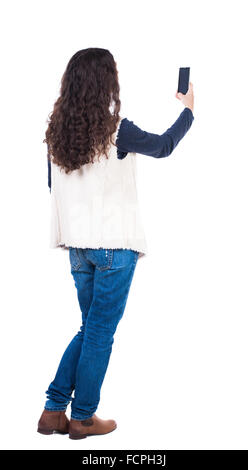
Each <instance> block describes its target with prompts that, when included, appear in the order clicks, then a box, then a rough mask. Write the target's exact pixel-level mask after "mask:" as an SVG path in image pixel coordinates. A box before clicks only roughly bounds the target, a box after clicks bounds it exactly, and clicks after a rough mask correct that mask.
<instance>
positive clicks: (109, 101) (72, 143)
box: [43, 47, 121, 173]
mask: <svg viewBox="0 0 248 470" xmlns="http://www.w3.org/2000/svg"><path fill="white" fill-rule="evenodd" d="M119 92H120V88H119V82H118V71H117V67H116V63H115V60H114V58H113V56H112V54H111V53H110V52H109V51H108V50H107V49H100V48H95V47H94V48H93V47H90V48H88V49H82V50H80V51H78V52H76V53H75V54H74V55H73V56H72V58H71V59H70V61H69V62H68V65H67V67H66V70H65V72H64V74H63V76H62V80H61V89H60V96H59V98H58V99H57V101H56V102H55V104H54V108H53V111H52V113H50V114H49V117H50V121H49V120H47V121H46V122H48V128H47V130H46V133H45V136H46V138H45V139H44V140H43V142H46V143H47V149H48V158H49V159H50V160H51V161H52V162H53V163H56V164H57V165H59V166H61V167H62V168H64V170H65V172H66V173H69V172H70V171H72V170H75V169H78V168H80V167H81V165H85V164H86V163H90V162H91V163H94V162H93V159H94V156H95V155H97V156H98V158H99V156H100V155H101V154H104V155H105V156H106V158H108V150H109V148H110V145H111V143H112V144H114V145H115V143H114V142H113V141H112V134H113V133H114V132H115V131H116V129H117V123H118V121H119V111H120V106H121V102H120V99H119ZM110 107H112V111H111V110H110ZM110 142H111V143H110Z"/></svg>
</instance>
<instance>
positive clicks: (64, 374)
mask: <svg viewBox="0 0 248 470" xmlns="http://www.w3.org/2000/svg"><path fill="white" fill-rule="evenodd" d="M138 255H139V252H138V251H134V250H130V249H122V248H120V249H119V248H118V249H114V248H113V249H105V248H96V249H95V248H84V249H82V248H72V247H69V259H70V265H71V274H72V276H73V278H74V283H75V286H76V289H77V297H78V301H79V306H80V310H81V312H82V324H81V326H80V330H79V331H78V333H77V334H76V335H75V336H74V338H73V339H72V341H71V342H70V344H69V345H68V347H67V349H66V350H65V352H64V354H63V356H62V358H61V361H60V363H59V367H58V370H57V372H56V375H55V378H54V380H53V381H52V382H51V384H50V385H49V388H48V390H47V391H46V394H47V398H48V399H47V401H46V403H45V409H47V410H54V411H55V410H56V411H59V410H60V411H61V410H65V409H66V407H67V405H68V404H69V403H70V402H71V418H73V419H78V420H82V419H86V418H90V417H91V416H93V414H94V413H95V411H96V409H97V406H98V403H99V401H100V391H101V386H102V383H103V380H104V377H105V374H106V370H107V367H108V363H109V359H110V355H111V351H112V345H113V342H114V333H115V331H116V328H117V325H118V323H119V321H120V319H121V318H122V315H123V313H124V310H125V306H126V302H127V298H128V294H129V290H130V286H131V282H132V278H133V274H134V270H135V267H136V263H137V260H138ZM73 391H74V396H73V397H72V392H73Z"/></svg>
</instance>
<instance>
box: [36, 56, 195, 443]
mask: <svg viewBox="0 0 248 470" xmlns="http://www.w3.org/2000/svg"><path fill="white" fill-rule="evenodd" d="M119 91H120V89H119V83H118V71H117V68H116V63H115V61H114V58H113V56H112V54H111V53H110V52H109V51H108V50H106V49H100V48H88V49H83V50H80V51H78V52H76V53H75V54H74V55H73V56H72V58H71V59H70V61H69V63H68V65H67V68H66V70H65V72H64V75H63V77H62V81H61V93H60V96H59V98H58V99H57V101H56V103H55V105H54V109H53V113H52V115H51V119H50V122H49V125H48V129H47V131H46V139H44V142H46V143H47V145H48V185H49V187H50V191H51V239H50V241H51V242H50V247H51V248H57V247H60V248H62V249H63V250H67V251H68V252H69V260H70V267H71V274H72V276H73V279H74V283H75V286H76V289H77V296H78V301H79V305H80V309H81V312H82V324H81V327H80V330H79V331H78V333H77V334H76V335H75V336H74V338H73V339H72V341H71V342H70V344H69V345H68V347H67V349H66V350H65V352H64V354H63V356H62V358H61V361H60V363H59V367H58V370H57V372H56V375H55V377H54V380H53V381H52V382H51V384H50V385H49V387H48V390H47V392H46V393H47V400H46V402H45V407H44V410H43V413H42V415H41V417H40V420H39V423H38V431H39V432H40V433H43V434H52V433H54V432H58V433H62V434H67V433H69V437H70V438H72V439H82V438H84V437H86V436H90V435H96V434H107V433H109V432H111V431H113V430H114V429H116V426H117V424H116V422H115V421H114V420H112V419H110V420H103V419H100V418H99V417H98V416H96V414H95V411H96V409H97V406H98V403H99V401H100V390H101V386H102V383H103V380H104V377H105V374H106V370H107V367H108V363H109V359H110V354H111V351H112V345H113V341H114V333H115V331H116V328H117V325H118V323H119V321H120V319H121V318H122V315H123V313H124V310H125V306H126V302H127V298H128V294H129V290H130V286H131V282H132V279H133V275H134V270H135V267H136V264H137V261H138V259H139V258H140V257H142V256H144V255H146V252H147V244H146V239H145V234H144V230H143V225H142V220H141V217H140V213H139V207H138V200H137V193H136V179H135V178H136V153H140V154H143V155H148V156H151V157H154V158H164V157H167V156H168V155H170V154H171V153H172V151H173V150H174V148H175V147H176V145H177V144H178V142H179V141H180V140H181V139H182V138H183V137H184V135H185V134H186V133H187V131H188V130H189V128H190V126H191V124H192V122H193V119H194V116H193V104H194V97H193V85H192V83H190V86H189V91H188V92H187V94H186V95H182V94H181V93H176V97H177V98H178V99H180V100H181V101H182V103H183V104H184V105H185V108H184V110H183V111H182V113H181V114H180V116H179V117H178V119H177V120H176V122H175V123H174V124H173V125H172V126H171V127H170V128H169V129H167V131H166V132H164V133H163V134H162V135H157V134H152V133H149V132H146V131H143V130H142V129H140V128H139V127H138V126H136V125H135V124H134V123H133V121H130V120H128V119H127V118H122V117H120V115H119V111H120V107H121V102H120V99H119ZM73 391H74V396H73V397H72V393H73ZM70 402H71V419H70V421H69V420H68V418H67V416H66V414H65V411H66V408H67V405H68V404H69V403H70Z"/></svg>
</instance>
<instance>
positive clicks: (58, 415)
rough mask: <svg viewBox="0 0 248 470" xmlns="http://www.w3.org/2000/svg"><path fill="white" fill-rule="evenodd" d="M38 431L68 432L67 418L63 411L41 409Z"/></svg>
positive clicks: (50, 432)
mask: <svg viewBox="0 0 248 470" xmlns="http://www.w3.org/2000/svg"><path fill="white" fill-rule="evenodd" d="M37 431H38V432H40V433H41V434H53V433H58V434H68V432H69V419H68V418H67V416H66V414H65V411H49V410H45V409H44V411H43V413H42V415H41V417H40V419H39V422H38V429H37Z"/></svg>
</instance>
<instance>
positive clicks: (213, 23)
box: [0, 0, 248, 449]
mask: <svg viewBox="0 0 248 470" xmlns="http://www.w3.org/2000/svg"><path fill="white" fill-rule="evenodd" d="M245 7H246V2H245V1H237V0H236V1H235V2H230V1H209V0H208V2H199V1H190V0H188V1H181V2H179V1H177V2H166V1H156V0H155V1H153V2H150V1H144V0H143V1H142V2H141V1H137V0H136V1H134V0H132V1H127V0H126V1H125V2H117V1H104V2H102V1H93V0H91V1H90V2H88V1H73V0H71V1H70V2H63V1H49V2H48V1H44V0H43V1H37V2H32V1H25V0H23V1H22V2H18V1H8V2H3V3H2V4H1V28H0V30H1V46H2V47H1V130H2V138H1V155H2V158H1V166H2V168H1V206H2V207H1V219H2V224H1V239H2V243H1V248H2V249H1V269H2V282H1V288H2V289H1V291H2V293H1V302H2V307H1V320H2V326H1V339H0V344H1V393H2V397H1V403H2V409H1V433H2V436H1V448H2V449H248V434H247V430H248V428H247V422H248V404H247V403H248V401H247V396H248V378H247V358H248V342H247V336H248V317H247V314H248V308H247V307H248V299H247V281H248V271H247V266H248V263H247V262H248V250H247V240H248V224H247V202H248V199H247V196H248V194H247V171H248V163H247V78H248V77H247V49H246V47H245V43H247V39H248V38H247V33H246V31H247V21H246V20H247V17H246V14H245ZM87 47H103V48H107V49H109V50H110V51H111V52H112V54H113V56H114V58H115V60H116V62H117V65H118V71H119V79H120V87H121V94H120V98H121V102H122V109H121V115H122V116H123V117H127V118H128V119H130V120H133V121H134V122H135V123H136V124H137V125H138V126H139V127H141V128H142V129H144V130H146V131H149V132H154V133H158V134H160V133H162V132H165V130H166V129H167V128H168V127H170V126H171V125H172V124H173V122H174V121H175V120H176V119H177V117H178V116H179V114H180V113H181V111H182V110H183V105H182V104H181V103H180V102H179V101H178V100H177V99H176V98H175V92H176V89H177V80H178V69H179V67H187V66H190V67H191V72H190V80H191V81H192V83H193V86H194V93H195V109H194V117H195V120H194V122H193V124H192V127H191V129H190V130H189V132H188V134H187V135H186V136H185V138H184V139H183V140H182V141H181V142H180V143H179V144H178V146H177V147H176V149H175V150H174V152H173V154H172V155H171V156H169V157H168V158H164V159H162V160H156V159H155V158H152V157H148V156H144V155H137V160H138V164H137V170H138V180H137V185H138V197H139V204H140V210H141V213H142V219H143V223H144V228H145V233H146V237H147V243H148V250H149V253H148V254H147V256H146V257H144V259H141V260H139V261H138V265H137V268H136V272H135V275H134V279H133V283H132V286H131V290H130V294H129V299H128V303H127V306H126V310H125V313H124V316H123V319H122V320H121V322H120V324H119V325H118V329H117V332H116V335H115V342H114V345H113V351H112V355H111V358H110V363H109V367H108V370H107V373H106V376H105V380H104V383H103V386H102V391H101V401H100V404H99V407H98V410H97V412H96V413H97V415H98V416H99V417H101V418H104V419H105V418H106V419H108V418H113V419H115V420H116V421H117V424H118V428H117V429H116V430H115V431H114V432H113V433H110V434H109V435H105V436H92V437H89V438H87V439H85V440H83V441H72V440H70V439H69V438H68V436H60V435H53V436H43V435H41V434H38V433H37V431H36V428H37V422H38V419H39V417H40V415H41V412H42V410H43V406H44V403H45V398H46V397H45V390H46V389H47V387H48V385H49V383H50V382H51V380H52V379H53V377H54V374H55V371H56V369H57V366H58V362H59V360H60V357H61V355H62V353H63V352H64V349H65V347H66V346H67V344H68V343H69V341H70V340H71V338H72V337H73V336H74V334H75V333H76V332H77V331H78V329H79V327H80V322H81V313H80V310H79V305H78V301H77V297H76V290H75V286H74V283H73V278H72V276H71V273H70V266H69V258H68V256H67V254H66V253H67V252H66V253H65V252H63V251H61V250H60V249H58V250H51V249H50V248H49V246H48V245H49V214H50V193H49V189H48V185H47V160H46V144H44V143H43V142H42V141H43V139H44V138H45V136H44V133H45V130H46V127H47V123H46V119H47V117H48V114H49V113H50V112H51V111H52V108H53V104H54V102H55V100H56V99H57V97H58V93H59V88H60V80H61V77H62V74H63V72H64V70H65V67H66V64H67V63H68V61H69V59H70V57H71V56H72V55H73V54H74V53H75V52H76V51H78V50H80V49H84V48H87ZM68 417H70V409H68Z"/></svg>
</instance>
